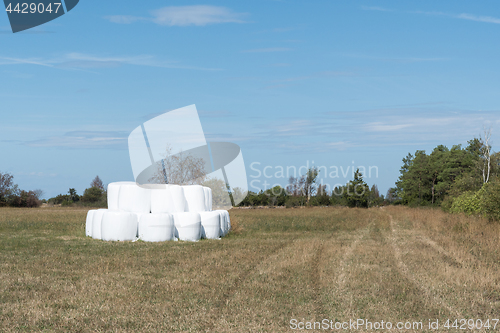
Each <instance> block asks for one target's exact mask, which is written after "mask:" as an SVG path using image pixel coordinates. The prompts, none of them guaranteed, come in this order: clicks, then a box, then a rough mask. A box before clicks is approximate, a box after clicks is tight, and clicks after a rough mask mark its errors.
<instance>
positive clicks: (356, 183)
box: [239, 167, 388, 208]
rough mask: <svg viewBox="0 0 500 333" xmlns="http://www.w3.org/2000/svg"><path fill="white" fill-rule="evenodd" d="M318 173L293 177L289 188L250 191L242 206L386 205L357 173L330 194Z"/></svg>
mask: <svg viewBox="0 0 500 333" xmlns="http://www.w3.org/2000/svg"><path fill="white" fill-rule="evenodd" d="M318 174H319V171H318V169H317V168H315V167H312V168H309V169H308V170H307V172H306V173H305V174H304V175H301V176H299V177H293V176H292V177H290V178H289V180H288V185H287V186H286V188H283V187H281V186H279V185H278V186H275V187H273V188H270V189H267V190H261V191H260V192H259V193H256V192H252V191H249V192H248V195H247V196H246V198H245V199H244V200H243V201H242V202H241V203H240V205H239V206H240V207H245V206H246V207H248V206H285V207H288V208H293V207H302V206H347V207H361V208H367V207H372V206H379V205H383V204H387V203H388V202H387V200H386V199H385V198H384V196H383V195H381V194H380V193H379V190H378V188H377V185H373V186H372V187H371V188H370V187H369V186H368V184H367V183H366V182H365V181H364V180H363V175H362V174H361V172H360V171H359V169H358V170H356V172H355V173H354V177H353V180H351V181H349V182H348V183H347V184H346V185H344V186H338V187H335V188H334V189H333V190H331V191H329V190H328V187H327V186H326V185H322V184H318V182H317V179H318Z"/></svg>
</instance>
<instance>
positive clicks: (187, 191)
mask: <svg viewBox="0 0 500 333" xmlns="http://www.w3.org/2000/svg"><path fill="white" fill-rule="evenodd" d="M182 189H183V190H184V197H185V198H186V209H185V211H186V212H193V213H199V212H206V211H207V207H206V206H205V191H204V190H203V186H201V185H185V186H182Z"/></svg>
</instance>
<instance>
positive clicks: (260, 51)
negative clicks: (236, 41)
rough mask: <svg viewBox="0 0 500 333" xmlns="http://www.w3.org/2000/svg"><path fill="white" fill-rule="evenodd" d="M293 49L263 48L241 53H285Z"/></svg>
mask: <svg viewBox="0 0 500 333" xmlns="http://www.w3.org/2000/svg"><path fill="white" fill-rule="evenodd" d="M291 50H292V49H291V48H288V47H268V48H263V49H252V50H245V51H241V52H242V53H263V52H284V51H291Z"/></svg>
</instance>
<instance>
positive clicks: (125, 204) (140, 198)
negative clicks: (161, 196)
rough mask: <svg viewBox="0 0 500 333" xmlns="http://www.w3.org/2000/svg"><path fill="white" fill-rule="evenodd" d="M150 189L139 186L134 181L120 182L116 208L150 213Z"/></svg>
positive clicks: (131, 211)
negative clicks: (130, 182)
mask: <svg viewBox="0 0 500 333" xmlns="http://www.w3.org/2000/svg"><path fill="white" fill-rule="evenodd" d="M150 191H151V190H150V189H147V188H144V187H140V186H138V185H137V184H136V183H132V184H129V183H125V184H120V190H119V193H118V210H121V211H125V212H130V213H150V212H151V193H150Z"/></svg>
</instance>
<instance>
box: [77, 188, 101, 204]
mask: <svg viewBox="0 0 500 333" xmlns="http://www.w3.org/2000/svg"><path fill="white" fill-rule="evenodd" d="M103 194H104V190H103V189H101V188H99V187H95V186H94V187H90V188H88V189H86V190H85V192H84V193H83V196H82V198H81V199H82V201H83V202H87V203H96V202H98V201H100V200H102V197H103Z"/></svg>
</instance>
